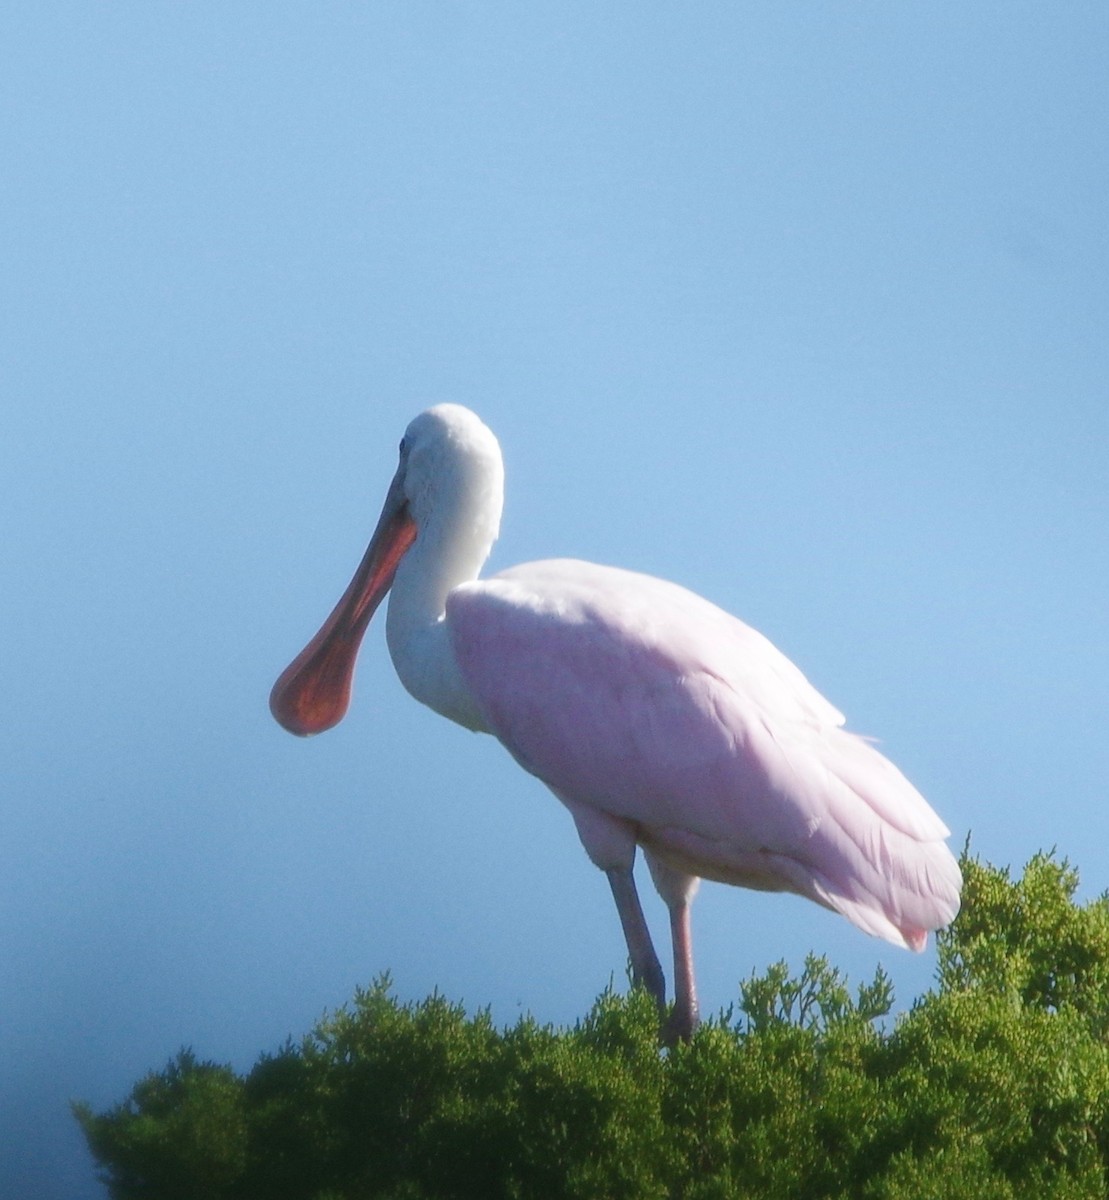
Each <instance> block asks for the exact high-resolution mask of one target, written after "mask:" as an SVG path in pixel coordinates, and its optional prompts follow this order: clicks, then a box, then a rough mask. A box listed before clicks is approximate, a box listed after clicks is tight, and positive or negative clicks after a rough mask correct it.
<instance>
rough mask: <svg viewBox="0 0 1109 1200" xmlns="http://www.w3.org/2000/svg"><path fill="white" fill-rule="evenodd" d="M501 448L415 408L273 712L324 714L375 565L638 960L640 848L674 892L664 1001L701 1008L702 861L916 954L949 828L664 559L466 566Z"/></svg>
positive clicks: (680, 1013)
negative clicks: (539, 784)
mask: <svg viewBox="0 0 1109 1200" xmlns="http://www.w3.org/2000/svg"><path fill="white" fill-rule="evenodd" d="M502 472H503V468H502V466H501V459H500V450H499V447H498V446H497V443H496V439H495V438H493V435H492V434H491V433H490V432H489V431H488V430H487V429H486V427H485V426H484V425H483V424H481V422H480V421H479V420H478V418H477V417H475V416H474V415H473V413H470V412H469V411H468V410H466V409H463V408H459V407H457V406H454V405H442V406H439V407H438V408H435V409H431V410H429V411H428V412H426V413H423V414H421V415H420V416H419V417H417V418H416V420H415V421H413V422H412V424H411V425H410V426H409V428H408V431H407V433H406V435H405V440H404V441H403V442H402V443H401V463H400V467H399V468H398V471H397V475H396V477H395V478H394V480H393V484H392V485H391V487H390V490H389V496H388V498H387V500H386V505H385V510H384V511H383V513H382V516H381V519H380V521H379V523H378V528H377V531H376V532H375V535H374V538H373V540H372V541H371V544H370V547H369V549H368V550H367V552H366V556H365V558H364V559H363V562H362V564H361V566H360V567H359V571H358V573H357V574H356V576H355V579H354V580H353V581H352V583H351V586H350V587H349V588H348V589H347V592H346V594H345V595H344V597H343V599H342V600H341V601H340V603H339V605H338V606H337V607H336V610H335V612H334V613H332V615H331V617H329V619H328V621H327V622H326V623H325V625H324V627H323V628H322V629H321V631H320V633H319V634H318V635H317V636H316V638H315V639H313V641H312V642H311V643H310V644H309V646H308V647H307V648H306V649H305V650H304V651H303V652H302V654H301V655H300V656H298V658H297V659H296V660H295V661H294V663H293V664H292V665H291V666H290V667H289V669H288V670H287V671H286V672H285V673H284V674H283V675H282V677H281V679H279V680H278V683H277V684H276V685H275V687H274V691H273V696H272V698H271V706H272V708H273V711H274V714H275V716H276V717H277V718H278V720H279V721H281V723H282V724H283V725H285V726H286V728H289V729H291V730H293V731H294V732H297V733H313V732H318V731H319V730H321V729H323V728H327V727H329V726H330V725H332V724H334V723H335V722H336V721H337V720H339V719H341V717H342V714H343V712H344V711H345V708H346V704H347V699H348V696H349V690H350V680H351V676H352V673H353V666H354V658H355V655H356V653H357V648H358V643H359V641H360V638H361V636H362V632H363V631H364V629H365V627H366V624H367V623H368V621H369V619H370V616H371V615H372V613H373V611H374V609H375V608H376V607H377V604H378V603H379V601H380V599H381V597H382V596H383V595H384V593H385V591H386V590H387V589H388V588H389V587H390V585H392V588H393V595H392V597H391V599H390V604H389V616H388V622H387V635H388V640H389V647H390V651H391V653H392V656H393V661H394V664H395V665H396V668H397V672H398V674H399V675H400V677H401V680H402V681H403V682H404V684H405V686H406V687H407V688H408V689H409V691H410V692H412V694H413V695H415V696H416V697H417V698H418V699H420V700H422V701H423V702H424V703H426V704H428V705H430V706H431V707H432V708H434V709H435V710H436V711H438V712H440V713H442V714H443V715H445V716H448V717H450V718H451V719H453V720H455V721H458V722H459V723H460V724H463V725H465V726H467V727H468V728H471V729H475V730H480V731H483V732H488V733H492V734H494V735H495V736H496V737H497V738H498V739H499V740H500V741H501V742H502V743H503V744H504V745H505V747H506V748H507V749H508V750H509V751H510V752H511V754H512V755H513V756H514V757H515V758H516V760H517V761H518V762H519V763H520V764H521V766H523V767H524V768H525V769H526V770H528V771H530V772H531V773H532V774H534V775H536V776H538V778H540V779H542V780H543V781H544V782H545V783H546V784H547V785H548V786H549V787H550V788H551V790H552V791H553V792H554V793H555V795H557V796H558V797H559V799H560V800H561V801H562V802H563V803H564V804H565V805H566V806H567V808H568V809H569V810H570V812H571V814H572V815H573V817H574V820H575V823H576V825H577V829H578V834H579V836H580V838H581V840H582V843H583V845H584V847H585V849H586V851H587V853H588V854H589V856H590V857H591V858H592V860H593V861H594V862H595V863H596V864H597V866H599V867H600V868H601V869H602V870H604V871H605V872H606V874H607V875H608V878H609V882H610V885H611V887H612V891H613V896H614V899H615V901H616V905H617V910H618V913H619V915H620V919H621V922H622V924H623V927H624V933H625V936H626V938H627V942H628V949H629V953H630V956H631V961H632V969H633V977H634V978H635V979H636V980H637V981H638V982H640V983H643V984H644V985H645V986H647V987H648V988H649V989H650V990H651V991H652V993H653V994H654V995H655V996H656V998H657V999H658V1001H659V1004H660V1006H661V1005H662V1004H663V1001H664V984H663V980H662V972H661V968H660V967H659V964H658V959H657V956H656V955H655V952H654V948H653V946H652V945H651V939H650V934H649V932H648V931H647V927H646V922H645V920H644V918H643V914H642V909H641V907H640V904H639V899H638V895H637V894H636V890H635V883H634V879H633V877H632V866H633V863H634V859H635V854H636V849H637V847H639V848H642V849H643V850H644V852H645V854H646V856H647V860H648V864H649V866H650V868H651V873H652V876H653V878H654V880H655V884H656V886H657V887H658V890H659V892H660V894H661V895H662V896H663V898H664V899H665V900H666V902H667V904H668V906H669V908H670V912H671V928H672V936H673V940H674V959H675V988H676V1005H675V1010H674V1013H673V1014H672V1017H671V1026H670V1032H671V1033H674V1034H678V1035H681V1036H688V1035H689V1034H690V1033H691V1031H692V1029H693V1028H694V1027H695V1025H696V1023H697V1001H696V992H695V988H694V984H693V965H692V949H691V935H690V932H689V905H690V902H691V899H692V896H693V893H694V891H695V890H696V883H697V880H698V879H699V878H707V879H714V880H718V881H720V882H723V883H730V884H736V885H739V886H743V887H749V888H756V889H759V890H764V891H791V892H796V893H799V894H801V895H803V896H807V897H808V898H809V899H811V900H814V901H816V902H817V903H819V904H822V905H825V906H826V907H828V908H831V909H834V910H835V911H837V912H839V913H842V914H843V916H845V917H847V919H848V920H850V921H852V922H853V923H854V924H855V925H857V926H858V927H859V928H860V929H863V930H865V931H866V932H867V933H871V934H874V935H876V936H878V937H882V938H885V939H887V940H888V941H891V942H893V943H895V944H897V945H901V946H907V947H909V948H911V949H914V950H921V949H923V948H924V945H925V943H926V940H927V935H928V932H929V931H930V930H933V929H937V928H940V927H941V926H943V925H945V924H947V923H948V922H949V921H950V920H952V918H953V917H954V916H955V914H956V913H957V912H958V908H959V891H960V887H961V882H962V881H961V878H960V873H959V868H958V865H957V863H956V861H955V859H954V857H953V856H952V854H951V852H950V850H949V849H948V847H947V845H946V842H945V839H946V838H947V836H948V830H947V828H946V826H944V824H943V822H942V821H940V819H939V817H937V816H936V814H935V813H934V812H933V811H932V809H931V808H930V807H929V805H928V804H927V802H926V801H925V800H924V799H923V797H921V795H920V793H919V792H917V790H916V789H915V788H914V787H913V786H912V784H911V783H909V781H908V780H907V779H906V778H905V777H904V776H903V775H902V774H901V772H900V771H898V770H897V768H896V767H895V766H894V765H893V764H892V763H891V762H889V760H888V759H886V758H885V757H883V755H882V754H880V753H879V752H878V751H877V750H876V749H875V748H874V746H873V745H871V744H870V743H869V742H867V741H866V740H864V739H862V738H860V737H858V736H856V735H854V734H852V733H848V732H847V731H846V730H844V729H843V728H842V726H843V722H844V719H843V717H842V715H841V714H840V713H839V712H838V711H837V710H836V709H835V708H834V707H833V706H832V705H831V704H829V703H828V701H827V700H825V699H824V698H823V696H821V695H820V693H819V692H817V691H816V690H815V688H813V687H812V685H811V684H809V682H808V681H807V680H806V679H805V677H804V676H803V675H802V674H801V672H800V671H799V670H798V669H797V668H796V667H795V666H794V665H793V664H792V663H791V662H790V661H789V660H788V659H787V658H786V657H785V656H784V655H783V654H781V653H780V652H779V651H778V650H777V649H775V647H774V646H773V645H771V643H770V642H769V641H767V639H766V638H764V637H763V636H762V635H761V634H759V633H758V632H756V631H755V630H753V629H751V628H750V627H749V626H747V625H744V624H743V622H741V621H739V620H737V619H736V618H735V617H732V616H730V615H729V614H728V613H726V612H724V611H723V610H721V609H719V608H717V607H716V606H715V605H713V604H711V603H709V602H708V601H707V600H704V599H702V598H701V597H699V596H697V595H695V594H694V593H692V592H689V591H687V590H686V589H684V588H681V587H678V586H677V585H675V584H672V583H667V582H665V581H663V580H660V579H654V578H651V577H649V576H645V575H639V574H635V573H633V572H630V571H622V570H617V569H615V568H611V567H601V566H596V565H594V564H591V563H584V562H578V561H576V560H566V559H558V560H550V561H543V562H534V563H527V564H525V565H523V566H519V567H515V568H513V569H511V570H508V571H504V572H501V573H500V574H498V575H495V576H493V577H492V578H489V579H486V580H481V579H478V578H477V576H478V572H479V571H480V568H481V565H482V563H483V562H484V561H485V559H486V557H487V556H488V552H489V547H490V546H491V544H492V541H493V539H494V538H495V537H496V533H497V529H498V524H499V518H500V511H501V498H502V478H503V473H502Z"/></svg>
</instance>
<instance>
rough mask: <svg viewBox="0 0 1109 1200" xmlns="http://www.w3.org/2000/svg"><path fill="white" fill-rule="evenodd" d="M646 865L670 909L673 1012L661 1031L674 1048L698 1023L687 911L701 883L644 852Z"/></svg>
mask: <svg viewBox="0 0 1109 1200" xmlns="http://www.w3.org/2000/svg"><path fill="white" fill-rule="evenodd" d="M645 853H646V858H647V865H648V866H649V867H650V868H651V878H652V879H653V880H654V881H655V887H656V888H657V889H658V893H659V895H660V896H661V897H662V898H663V900H665V901H666V906H667V908H669V910H670V937H671V940H672V942H673V946H674V1009H673V1011H672V1012H671V1014H670V1018H669V1020H668V1021H667V1022H666V1025H665V1027H664V1029H663V1032H662V1037H663V1041H664V1042H665V1043H666V1044H667V1045H673V1044H674V1042H676V1041H678V1040H679V1039H680V1040H681V1041H683V1042H688V1041H689V1039H690V1038H691V1037H692V1036H693V1031H694V1030H695V1029H696V1028H697V1026H698V1025H699V1024H700V1022H701V1014H700V1012H699V1010H698V1007H697V983H696V980H695V979H694V976H693V932H692V928H691V926H690V911H691V908H692V904H693V897H694V896H695V895H696V893H697V887H698V885H699V884H700V882H701V881H700V880H699V879H698V878H697V877H696V876H695V875H687V874H685V872H683V871H678V870H676V869H675V868H674V867H670V866H667V864H666V863H663V862H660V861H659V860H658V859H657V858H656V857H655V856H654V855H653V854H651V853H650V851H646V852H645Z"/></svg>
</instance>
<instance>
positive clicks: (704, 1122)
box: [76, 855, 1109, 1200]
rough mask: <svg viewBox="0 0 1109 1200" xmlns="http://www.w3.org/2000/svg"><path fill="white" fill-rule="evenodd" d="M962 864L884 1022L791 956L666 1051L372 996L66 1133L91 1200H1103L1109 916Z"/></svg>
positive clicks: (874, 1005)
mask: <svg viewBox="0 0 1109 1200" xmlns="http://www.w3.org/2000/svg"><path fill="white" fill-rule="evenodd" d="M963 870H964V874H965V879H966V887H965V892H964V908H963V912H962V913H961V914H960V916H959V918H958V920H957V921H956V922H955V924H954V925H953V926H952V927H951V929H949V930H947V931H945V932H944V933H942V934H941V935H940V936H939V939H938V940H939V971H938V986H937V988H936V989H935V990H934V991H932V992H929V993H928V994H927V995H925V996H923V997H922V998H920V999H919V1000H918V1001H917V1002H916V1004H915V1005H914V1006H913V1008H912V1009H911V1011H910V1012H908V1013H906V1014H904V1015H902V1016H901V1017H900V1018H898V1019H897V1020H893V1019H892V1018H888V1014H889V1012H890V1010H891V1007H892V1000H893V997H892V991H891V988H890V984H889V980H888V978H887V977H886V976H885V975H884V974H883V973H882V972H881V971H880V970H879V972H878V974H877V975H876V977H875V979H874V981H873V982H872V983H870V984H864V985H863V986H861V987H859V988H858V989H856V991H855V994H854V996H852V993H851V991H850V990H849V988H848V986H847V984H846V982H845V981H844V980H843V979H842V977H841V975H840V974H839V972H838V971H836V970H834V969H833V968H831V967H830V966H829V965H828V963H827V962H826V961H825V960H824V959H823V958H818V957H815V956H810V957H809V958H808V959H806V961H805V965H804V968H803V970H802V972H801V973H800V975H799V976H797V977H796V978H795V977H793V976H792V975H791V973H790V972H789V970H788V968H787V967H786V965H785V964H784V963H778V964H775V965H774V966H772V967H770V968H769V969H768V970H767V971H766V972H765V973H764V974H763V975H760V976H755V977H752V978H751V979H749V980H747V981H746V982H744V983H743V984H742V985H741V989H740V997H739V1002H738V1006H737V1009H736V1010H735V1011H733V1012H728V1013H725V1014H723V1015H722V1016H721V1017H720V1018H718V1019H717V1020H713V1021H709V1022H707V1023H706V1024H705V1025H704V1027H703V1028H702V1029H701V1030H699V1031H698V1033H697V1035H696V1036H695V1037H694V1038H693V1040H692V1041H691V1042H690V1043H689V1044H688V1045H679V1046H677V1047H676V1048H674V1049H671V1050H660V1049H659V1046H658V1019H657V1016H656V1014H655V1012H654V1009H653V1006H652V1004H651V1002H650V1001H649V1000H648V999H647V997H646V996H644V995H643V994H641V993H638V992H635V993H633V994H632V995H630V996H627V997H622V996H617V995H615V994H614V993H613V992H611V991H608V992H605V993H604V994H603V995H602V996H601V997H600V998H599V999H598V1000H597V1002H596V1004H595V1005H594V1006H593V1009H592V1011H591V1012H590V1013H589V1015H588V1016H587V1017H586V1018H585V1019H584V1020H582V1021H581V1022H580V1023H579V1024H578V1025H576V1026H575V1027H574V1028H573V1029H566V1030H559V1029H553V1028H551V1027H549V1026H541V1025H538V1024H536V1023H535V1022H534V1021H533V1020H531V1019H530V1018H524V1019H523V1020H521V1021H520V1022H519V1023H518V1024H517V1025H516V1026H514V1027H513V1028H510V1029H506V1030H499V1029H497V1028H496V1027H495V1026H494V1025H493V1023H492V1021H491V1020H490V1017H489V1015H488V1013H478V1014H477V1015H476V1016H473V1017H468V1016H467V1015H466V1013H465V1012H464V1011H463V1009H462V1008H461V1007H459V1006H458V1005H454V1004H451V1003H450V1002H448V1001H447V1000H445V999H443V998H442V997H441V996H438V995H433V996H431V997H430V998H428V999H427V1000H424V1001H422V1002H421V1003H418V1004H401V1003H399V1002H397V1001H396V1000H395V999H394V997H393V996H392V995H391V994H390V985H389V981H388V979H382V980H380V981H378V982H377V983H375V984H374V986H373V987H371V988H369V989H368V990H366V991H360V992H358V994H357V995H356V996H355V998H354V1001H353V1003H352V1004H351V1005H350V1006H349V1007H348V1008H345V1009H343V1010H341V1011H340V1012H338V1013H336V1014H334V1015H333V1016H330V1017H326V1018H325V1019H324V1020H322V1021H321V1022H320V1023H319V1025H317V1027H316V1028H315V1029H314V1030H313V1031H312V1033H311V1034H309V1036H308V1037H307V1038H305V1039H304V1041H303V1042H302V1043H301V1044H300V1045H293V1044H291V1043H290V1044H288V1045H286V1046H285V1047H284V1048H282V1049H281V1050H280V1051H279V1052H278V1053H276V1054H274V1055H267V1056H263V1057H262V1058H261V1059H260V1060H259V1061H258V1063H257V1064H256V1065H255V1067H254V1068H253V1070H251V1071H250V1072H249V1073H248V1074H247V1075H246V1076H243V1077H240V1076H238V1075H236V1074H235V1073H234V1072H232V1071H231V1070H230V1069H229V1068H226V1067H220V1066H216V1065H214V1064H211V1063H201V1062H198V1061H197V1060H196V1059H195V1058H194V1057H193V1056H192V1055H191V1054H190V1053H188V1052H184V1053H182V1054H181V1055H179V1056H178V1058H177V1059H176V1060H175V1061H174V1062H172V1063H170V1064H169V1065H168V1066H167V1067H166V1068H165V1070H163V1071H161V1072H158V1073H155V1074H152V1075H150V1076H149V1077H148V1078H146V1079H144V1080H143V1081H142V1082H140V1083H139V1084H138V1085H137V1086H136V1087H135V1089H134V1091H133V1092H132V1094H131V1096H130V1098H129V1099H128V1100H127V1101H125V1102H124V1103H123V1104H121V1105H119V1106H118V1107H117V1108H114V1109H112V1110H110V1111H108V1112H105V1113H101V1114H95V1113H93V1112H92V1111H91V1110H90V1109H89V1108H87V1107H85V1106H78V1107H77V1110H76V1111H77V1115H78V1119H79V1120H80V1122H81V1124H82V1126H83V1128H84V1131H85V1135H86V1137H87V1139H88V1142H89V1145H90V1147H91V1148H92V1151H93V1154H94V1155H95V1156H96V1158H97V1160H98V1161H99V1163H100V1164H101V1167H102V1169H103V1172H104V1177H105V1179H106V1181H107V1182H108V1185H109V1190H110V1193H111V1195H112V1196H113V1197H115V1198H116V1200H179V1198H180V1200H185V1198H193V1197H197V1198H199V1197H204V1198H205V1200H371V1198H373V1200H377V1198H380V1200H432V1198H436V1200H438V1198H455V1197H457V1198H462V1197H481V1198H482V1200H488V1198H497V1197H506V1198H518V1200H525V1198H533V1197H534V1198H535V1200H560V1198H563V1197H565V1198H577V1197H580V1198H581V1200H596V1198H598V1197H605V1198H608V1197H613V1198H620V1197H629V1198H631V1197H635V1198H637V1200H638V1198H645V1200H650V1198H655V1197H657V1198H659V1200H663V1198H670V1197H673V1198H678V1197H681V1198H683V1200H684V1198H686V1197H689V1198H691V1200H724V1198H727V1197H737V1198H744V1200H748V1198H750V1200H755V1198H759V1200H762V1198H773V1200H778V1198H781V1200H822V1198H825V1197H826V1198H828V1200H932V1198H934V1200H941V1198H942V1200H960V1198H966V1200H970V1198H974V1200H1025V1198H1027V1200H1032V1198H1033V1197H1035V1198H1036V1200H1039V1198H1040V1197H1045V1196H1046V1197H1052V1198H1054V1197H1058V1198H1060V1200H1077V1198H1079V1197H1095V1196H1097V1197H1104V1196H1105V1195H1106V1194H1107V1186H1106V1184H1107V1180H1106V1166H1107V1164H1109V1043H1107V1039H1106V1030H1107V1026H1109V901H1107V900H1106V899H1104V898H1102V899H1099V900H1096V901H1094V902H1092V903H1090V904H1086V905H1078V904H1076V903H1075V900H1074V893H1075V889H1076V886H1077V876H1076V874H1075V872H1074V871H1073V870H1072V869H1071V868H1070V867H1069V866H1068V865H1067V864H1066V863H1065V862H1061V861H1059V860H1057V859H1056V858H1055V857H1054V856H1052V855H1038V856H1037V857H1036V858H1034V859H1033V860H1032V861H1031V862H1030V863H1029V864H1028V866H1027V868H1026V869H1025V871H1024V874H1023V876H1022V877H1021V878H1019V879H1016V880H1013V879H1011V878H1010V876H1009V872H1008V871H1006V870H998V869H996V868H993V867H991V866H989V865H988V864H984V863H981V862H979V861H978V860H975V859H970V858H968V857H966V856H964V862H963Z"/></svg>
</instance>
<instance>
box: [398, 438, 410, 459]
mask: <svg viewBox="0 0 1109 1200" xmlns="http://www.w3.org/2000/svg"><path fill="white" fill-rule="evenodd" d="M397 449H398V451H399V453H400V456H401V458H403V457H404V452H405V451H406V450H407V449H408V439H407V438H401V440H400V445H399V446H398V447H397Z"/></svg>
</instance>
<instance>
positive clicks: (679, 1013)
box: [659, 1004, 701, 1048]
mask: <svg viewBox="0 0 1109 1200" xmlns="http://www.w3.org/2000/svg"><path fill="white" fill-rule="evenodd" d="M700 1024H701V1017H700V1014H699V1013H698V1012H697V1009H696V1007H693V1008H689V1007H686V1006H684V1005H681V1004H675V1005H674V1007H673V1008H672V1009H671V1010H670V1013H669V1015H668V1016H667V1017H666V1019H665V1020H664V1021H663V1023H662V1027H661V1028H660V1029H659V1041H660V1043H661V1044H662V1045H663V1046H666V1047H667V1048H670V1047H672V1046H676V1045H677V1044H678V1043H679V1042H688V1041H689V1040H690V1038H692V1037H693V1034H694V1033H695V1032H696V1030H697V1026H698V1025H700Z"/></svg>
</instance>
